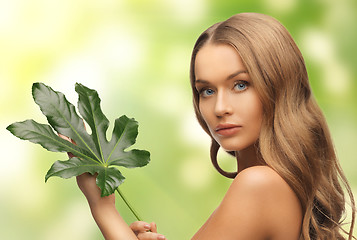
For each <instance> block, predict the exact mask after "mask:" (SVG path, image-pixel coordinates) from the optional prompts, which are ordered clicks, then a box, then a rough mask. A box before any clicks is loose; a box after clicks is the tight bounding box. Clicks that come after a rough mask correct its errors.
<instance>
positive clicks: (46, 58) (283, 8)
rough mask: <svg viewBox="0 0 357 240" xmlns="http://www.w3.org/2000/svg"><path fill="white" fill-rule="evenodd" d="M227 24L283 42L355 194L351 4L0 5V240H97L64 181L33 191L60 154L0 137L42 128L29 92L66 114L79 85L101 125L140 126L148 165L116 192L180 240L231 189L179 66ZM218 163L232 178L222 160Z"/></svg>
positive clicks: (45, 1)
mask: <svg viewBox="0 0 357 240" xmlns="http://www.w3.org/2000/svg"><path fill="white" fill-rule="evenodd" d="M238 12H261V13H266V14H269V15H272V16H274V17H275V18H277V19H278V20H280V21H281V22H282V23H283V24H284V25H285V26H286V27H287V28H288V30H289V31H290V32H291V34H292V35H293V37H294V39H295V40H296V42H297V44H298V45H299V47H300V49H301V51H302V53H303V55H304V57H305V60H306V63H307V67H308V72H309V76H310V80H311V84H312V87H313V91H314V94H315V96H316V98H317V100H318V102H319V104H320V106H321V108H322V109H323V111H324V113H325V115H326V118H327V121H328V123H329V125H330V129H331V132H332V135H333V138H334V141H335V146H336V149H337V152H338V155H339V157H340V160H341V164H342V167H343V168H344V170H345V173H346V175H347V178H348V179H349V181H350V183H351V185H352V188H353V189H354V192H355V193H356V192H357V191H356V189H357V174H356V173H357V171H356V169H357V161H356V160H357V159H356V154H355V149H356V147H357V104H356V103H357V94H356V93H357V83H356V80H357V68H356V67H355V66H356V63H357V46H356V41H357V27H356V23H357V1H355V0H241V1H224V0H154V1H145V0H31V1H29V0H12V1H6V0H1V1H0V79H1V87H0V97H1V101H0V109H1V117H0V124H1V127H0V141H1V149H2V155H3V157H2V160H1V165H0V166H1V167H0V177H1V181H0V238H1V239H6V240H7V239H36V240H44V239H46V240H47V239H51V240H57V239H58V240H59V239H67V240H72V239H73V240H74V239H89V240H91V239H92V240H94V239H103V238H102V236H101V234H100V232H99V230H98V228H97V227H96V225H95V223H94V221H93V220H92V218H91V214H90V212H89V208H88V206H87V203H86V201H85V198H84V197H83V196H82V194H81V193H80V191H79V190H78V188H77V186H76V183H75V180H74V179H69V180H63V179H59V178H51V179H50V180H49V181H48V183H46V184H45V183H44V176H45V174H46V172H47V170H48V169H49V167H50V166H51V164H52V163H53V162H54V161H55V160H65V159H66V154H56V153H52V152H47V151H45V150H43V149H42V148H41V147H40V146H38V145H34V144H31V143H29V142H25V141H22V140H19V139H17V138H15V137H14V136H12V135H11V134H10V133H9V132H8V131H6V130H5V128H6V126H7V125H9V124H11V123H12V122H15V121H20V120H21V121H22V120H25V119H31V118H32V119H35V120H37V121H39V122H42V123H46V119H45V118H44V116H43V115H42V114H41V112H40V110H39V108H38V107H37V105H36V104H35V103H34V102H33V100H32V96H31V86H32V83H33V82H36V81H40V82H44V83H46V84H48V85H50V86H52V87H53V88H54V89H55V90H58V91H61V92H63V93H65V94H66V96H67V97H68V99H69V100H70V101H71V102H72V103H74V104H75V103H76V102H77V96H76V94H75V91H74V84H75V82H80V83H82V84H84V85H86V86H88V87H90V88H94V89H96V90H97V91H98V92H99V94H100V96H101V98H102V109H103V112H104V113H105V114H106V115H107V117H108V119H109V120H110V121H111V122H112V121H114V119H115V118H117V117H119V116H121V115H122V114H126V115H128V116H129V117H135V118H136V119H137V120H138V121H139V136H138V139H137V144H136V145H135V147H136V148H140V149H147V150H149V151H150V152H151V154H152V162H151V163H150V164H149V165H148V166H147V167H145V168H142V169H130V170H127V169H122V172H123V174H124V175H125V176H126V177H127V180H126V182H125V183H124V184H123V185H122V187H121V188H122V191H123V192H125V193H126V196H127V198H128V199H129V200H130V201H131V202H132V204H133V205H134V206H135V208H136V209H137V211H138V212H139V213H140V214H141V215H142V217H143V218H144V219H145V220H146V221H156V223H157V224H158V226H159V231H160V232H161V233H163V234H165V235H166V236H167V237H168V238H169V239H171V240H175V239H189V238H190V237H191V236H192V235H193V234H194V233H195V231H196V230H197V229H198V228H199V227H200V225H202V223H203V222H204V221H205V220H206V219H207V217H208V216H209V215H210V213H211V212H212V211H213V210H214V209H215V208H216V207H217V205H218V204H219V202H220V200H221V198H222V196H223V195H224V193H225V191H226V189H227V188H228V186H229V184H230V182H231V180H228V179H225V178H223V177H221V176H220V175H219V174H218V173H217V172H215V170H214V169H213V167H212V166H211V164H210V160H209V154H208V149H209V138H208V136H206V134H205V133H204V132H203V131H202V130H201V129H200V127H199V125H198V124H197V123H196V120H195V117H194V114H193V109H192V106H191V93H190V87H189V84H188V83H189V80H188V76H189V61H190V54H191V50H192V47H193V45H194V42H195V40H196V38H197V37H198V35H199V34H200V33H201V32H202V31H203V30H205V29H206V28H207V27H208V26H210V25H212V24H213V23H215V22H217V21H222V20H225V19H226V18H228V17H230V16H231V15H233V14H235V13H238ZM220 159H221V164H222V165H223V166H224V168H226V169H227V170H233V169H234V167H235V164H234V160H233V159H232V158H229V157H228V156H226V155H225V154H221V155H220ZM117 199H118V201H117V207H118V209H119V210H120V212H121V213H122V215H123V216H124V218H125V219H126V220H127V222H128V223H130V222H132V221H134V220H135V219H134V218H133V217H132V215H131V214H130V212H128V210H127V209H126V207H125V206H124V204H123V202H122V201H120V199H119V198H117Z"/></svg>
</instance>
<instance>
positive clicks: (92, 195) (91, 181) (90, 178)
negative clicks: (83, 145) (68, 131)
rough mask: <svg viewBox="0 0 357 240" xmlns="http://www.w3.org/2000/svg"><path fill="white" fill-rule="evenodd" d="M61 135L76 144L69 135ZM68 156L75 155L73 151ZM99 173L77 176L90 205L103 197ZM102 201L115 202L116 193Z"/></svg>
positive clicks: (60, 135)
mask: <svg viewBox="0 0 357 240" xmlns="http://www.w3.org/2000/svg"><path fill="white" fill-rule="evenodd" d="M58 136H59V137H61V138H63V139H65V140H67V141H69V142H72V143H73V144H76V143H75V142H74V141H73V140H72V139H70V138H69V137H66V136H64V135H62V134H60V133H59V134H58ZM67 154H68V157H70V158H72V157H75V156H74V155H73V154H72V153H70V152H68V153H67ZM97 175H98V174H97V173H96V174H94V175H91V174H90V173H83V174H81V175H79V176H77V177H76V178H77V185H78V187H79V188H80V189H81V191H82V192H83V194H84V196H85V197H86V198H87V200H88V203H89V204H90V205H92V204H95V203H97V202H98V201H99V200H100V199H101V191H100V188H99V187H98V186H97V184H96V177H97ZM102 201H108V202H110V203H113V204H114V203H115V194H112V195H110V196H107V197H103V198H102Z"/></svg>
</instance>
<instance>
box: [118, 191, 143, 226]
mask: <svg viewBox="0 0 357 240" xmlns="http://www.w3.org/2000/svg"><path fill="white" fill-rule="evenodd" d="M115 190H116V191H117V192H118V193H119V195H120V197H121V198H122V199H123V201H124V202H125V204H126V205H127V206H128V208H129V209H130V211H131V212H132V213H133V214H134V216H135V217H136V219H137V220H138V221H142V218H141V217H140V216H139V214H138V213H137V212H136V211H135V209H134V208H133V207H132V206H131V205H130V203H129V202H128V200H127V199H126V198H125V196H124V194H123V193H122V192H121V191H120V190H119V187H118V188H117V189H115Z"/></svg>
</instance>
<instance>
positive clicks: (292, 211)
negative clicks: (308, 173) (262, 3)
mask: <svg viewBox="0 0 357 240" xmlns="http://www.w3.org/2000/svg"><path fill="white" fill-rule="evenodd" d="M195 73H196V88H197V90H198V91H199V92H200V104H199V108H200V112H201V114H202V117H203V119H204V120H205V121H206V123H207V125H208V127H209V130H210V132H211V134H212V136H213V137H214V138H215V140H216V141H217V142H218V143H219V144H220V145H221V147H222V148H224V149H226V150H229V151H236V153H237V154H236V155H237V156H238V158H237V159H239V160H238V174H237V176H236V178H235V179H234V180H233V182H232V184H231V186H230V188H229V189H228V191H227V193H226V195H225V196H224V198H223V200H222V202H221V203H220V205H219V206H218V207H217V209H216V210H215V211H214V212H213V213H212V215H211V216H210V218H209V219H208V220H207V221H206V222H205V223H204V224H203V226H202V227H201V228H200V229H199V231H198V232H197V233H196V234H195V235H194V236H193V238H192V239H193V240H217V239H224V240H230V239H232V240H233V239H234V240H246V239H250V240H286V239H292V240H293V239H296V240H298V239H299V236H300V232H301V222H302V209H301V205H300V202H299V200H298V198H297V196H296V194H295V193H294V192H293V190H292V189H291V188H290V186H289V185H288V184H287V183H286V182H285V181H284V179H282V178H281V177H280V176H279V175H278V174H277V173H276V172H275V171H274V170H273V169H271V168H269V167H267V166H264V165H262V164H261V161H259V159H258V156H257V154H256V152H257V151H256V150H257V149H256V142H257V140H258V137H259V132H260V129H261V124H262V115H263V114H262V112H263V109H262V104H261V102H260V100H259V96H258V94H257V93H256V91H255V89H254V84H253V82H252V80H251V79H250V77H249V74H248V72H247V71H246V68H245V66H244V64H243V63H242V60H241V58H240V56H239V54H238V52H237V51H236V50H235V49H234V48H233V47H231V46H230V45H226V44H219V45H217V44H211V43H208V44H206V45H205V46H204V47H203V48H202V49H201V50H200V51H199V52H198V54H197V57H196V61H195ZM227 123H229V124H230V125H227ZM77 183H78V186H79V188H80V189H81V190H82V192H83V194H84V195H85V197H86V198H87V200H88V203H89V206H90V209H91V211H92V215H93V217H94V219H95V221H96V223H97V224H98V226H99V228H100V230H101V231H102V233H103V236H104V237H105V238H106V239H123V240H124V239H125V240H130V239H141V240H150V239H165V237H164V236H163V235H161V234H159V233H157V229H156V225H155V223H151V224H149V223H146V222H134V223H132V224H131V225H130V226H128V225H127V224H126V223H125V222H124V220H123V219H122V217H121V216H120V214H119V213H118V212H117V210H116V208H115V196H114V195H111V196H108V197H104V198H101V197H100V190H99V188H98V187H97V186H96V184H95V176H92V175H90V174H88V173H85V174H83V175H81V176H79V177H77Z"/></svg>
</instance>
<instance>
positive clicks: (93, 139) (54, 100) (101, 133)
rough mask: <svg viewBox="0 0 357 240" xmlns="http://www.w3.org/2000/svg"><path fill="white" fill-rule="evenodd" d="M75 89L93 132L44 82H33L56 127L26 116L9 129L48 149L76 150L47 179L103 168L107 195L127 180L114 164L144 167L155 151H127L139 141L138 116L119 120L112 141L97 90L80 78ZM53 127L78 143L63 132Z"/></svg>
mask: <svg viewBox="0 0 357 240" xmlns="http://www.w3.org/2000/svg"><path fill="white" fill-rule="evenodd" d="M75 90H76V92H77V93H78V109H79V112H80V114H81V116H82V117H83V119H84V120H85V121H86V122H87V123H88V125H89V127H90V128H91V131H92V134H88V133H87V131H86V129H85V127H84V123H83V120H82V118H81V117H80V116H79V115H78V114H77V112H76V110H75V107H74V105H72V104H71V103H70V102H68V101H67V99H66V97H65V96H64V94H63V93H60V92H57V91H54V90H53V89H52V88H51V87H49V86H46V85H45V84H43V83H34V84H33V86H32V95H33V98H34V100H35V102H36V104H38V106H39V107H40V109H41V111H42V113H43V114H44V115H45V116H46V118H47V121H48V123H49V124H50V125H51V126H49V125H45V124H40V123H37V122H35V121H34V120H26V121H24V122H17V123H13V124H11V125H10V126H8V127H7V129H8V130H9V131H10V132H11V133H12V134H14V135H15V136H17V137H19V138H21V139H24V140H29V141H31V142H33V143H37V144H40V145H41V146H42V147H44V148H45V149H47V150H49V151H55V152H71V153H72V154H73V155H75V156H76V157H73V158H70V159H69V160H67V161H56V162H55V163H54V164H53V165H52V166H51V168H50V169H49V171H48V172H47V174H46V176H45V181H47V180H48V179H49V178H50V177H53V176H58V177H62V178H70V177H73V176H78V175H80V174H82V173H84V172H89V173H91V174H94V173H98V176H97V185H98V186H99V187H100V189H101V195H102V196H107V195H110V194H112V193H113V192H114V191H115V189H116V188H117V187H118V186H119V185H120V184H121V183H123V181H124V179H125V177H124V176H123V175H122V174H121V172H120V171H119V170H118V169H117V168H115V167H114V166H122V167H127V168H134V167H142V166H145V165H147V164H148V163H149V161H150V153H149V152H148V151H144V150H138V149H133V150H130V151H125V150H126V149H127V148H128V147H130V146H131V145H133V144H134V143H135V139H136V137H137V135H138V123H137V121H135V119H133V118H128V117H127V116H125V115H124V116H121V117H120V118H117V119H116V120H115V123H114V129H113V133H112V138H111V140H110V141H108V140H107V139H106V131H107V129H108V126H109V121H108V119H107V118H106V117H105V115H104V114H103V112H102V110H101V108H100V101H101V100H100V98H99V96H98V93H97V92H96V91H95V90H93V89H90V88H87V87H85V86H84V85H82V84H79V83H76V86H75ZM51 127H52V128H53V129H54V130H56V131H57V132H58V133H61V134H62V135H65V136H67V137H69V138H71V139H72V140H74V141H75V143H76V144H72V143H70V142H68V141H66V140H64V139H62V138H60V137H58V136H57V134H56V133H55V132H54V131H53V130H52V128H51Z"/></svg>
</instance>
